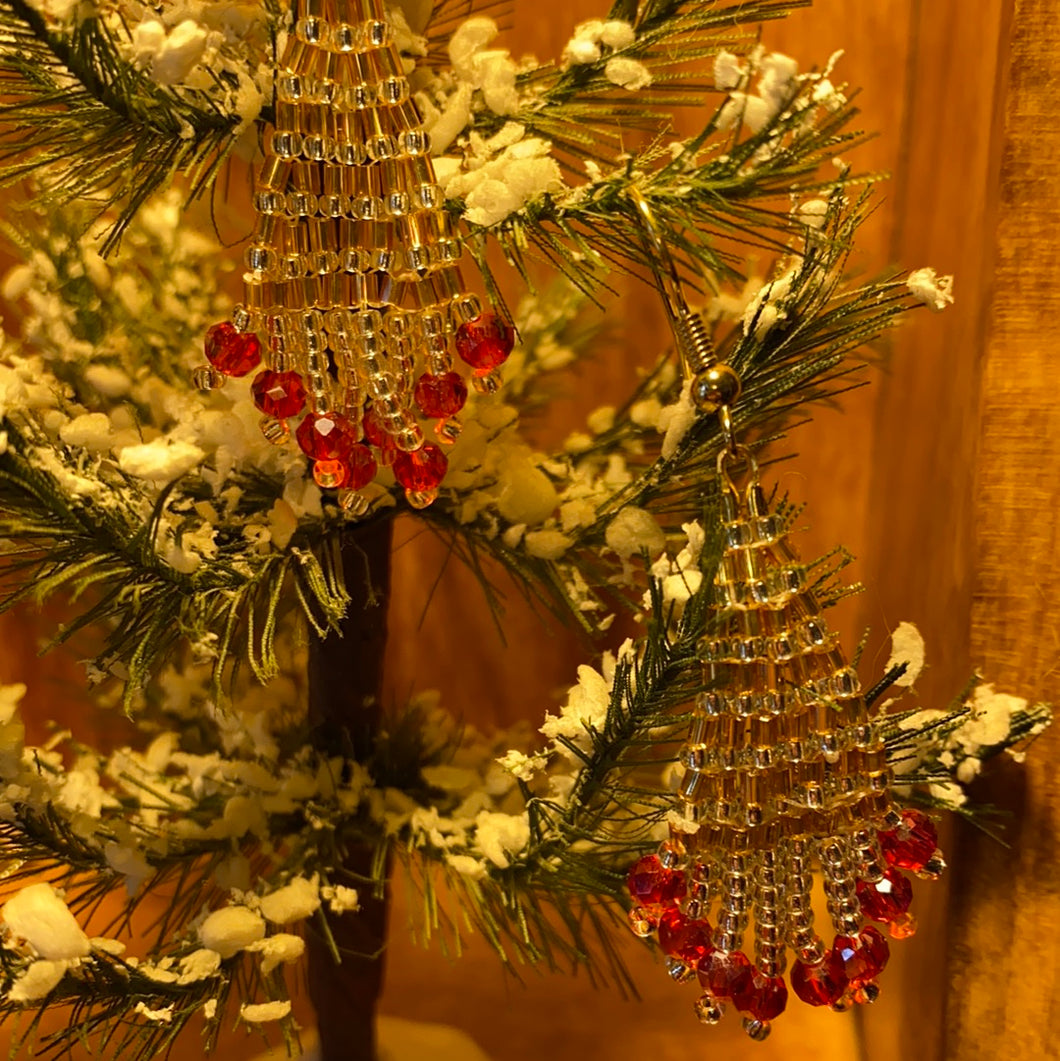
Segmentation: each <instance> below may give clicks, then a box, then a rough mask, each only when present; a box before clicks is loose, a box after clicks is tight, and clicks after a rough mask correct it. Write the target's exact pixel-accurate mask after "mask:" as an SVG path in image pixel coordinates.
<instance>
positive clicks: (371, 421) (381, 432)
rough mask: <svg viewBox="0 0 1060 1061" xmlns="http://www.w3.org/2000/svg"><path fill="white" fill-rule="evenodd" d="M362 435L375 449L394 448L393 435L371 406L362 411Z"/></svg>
mask: <svg viewBox="0 0 1060 1061" xmlns="http://www.w3.org/2000/svg"><path fill="white" fill-rule="evenodd" d="M361 422H362V424H363V426H364V437H365V438H366V439H368V441H369V442H370V443H371V444H372V445H373V446H375V447H376V449H385V450H392V449H394V448H395V444H394V439H393V436H392V435H391V434H390V432H389V431H387V429H386V428H385V427H383V421H382V419H381V417H380V416H379V414H378V413H377V412H376V411H375V409H374V408H373V407H372V406H368V408H367V409H365V411H364V419H363V420H362V421H361Z"/></svg>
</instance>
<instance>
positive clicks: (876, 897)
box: [858, 869, 913, 924]
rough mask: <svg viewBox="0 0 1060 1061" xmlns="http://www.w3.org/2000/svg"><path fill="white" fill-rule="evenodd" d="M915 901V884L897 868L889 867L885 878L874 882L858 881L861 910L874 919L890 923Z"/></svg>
mask: <svg viewBox="0 0 1060 1061" xmlns="http://www.w3.org/2000/svg"><path fill="white" fill-rule="evenodd" d="M912 901H913V886H912V884H910V883H909V879H908V877H905V876H903V875H902V874H901V873H899V872H898V870H896V869H889V870H887V872H886V873H884V875H883V880H878V881H875V882H874V883H872V882H869V881H865V880H859V881H858V902H859V903H861V912H862V913H863V914H864V915H865V916H866V917H870V918H872V920H873V921H882V922H883V923H884V924H889V923H890V922H891V921H897V920H898V918H900V917H901V916H902V914H904V913H905V912H906V910H908V909H909V904H910V903H911V902H912Z"/></svg>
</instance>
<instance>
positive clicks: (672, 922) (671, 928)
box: [659, 906, 714, 965]
mask: <svg viewBox="0 0 1060 1061" xmlns="http://www.w3.org/2000/svg"><path fill="white" fill-rule="evenodd" d="M659 946H660V947H662V949H663V952H664V953H666V954H669V955H670V956H671V957H674V958H680V959H681V960H682V961H686V962H688V963H689V964H690V965H698V964H699V962H700V961H702V959H703V958H705V957H706V956H707V955H708V954H709V953H710V952H711V951H712V950H713V949H714V945H713V944H712V943H711V942H710V924H709V923H708V922H707V921H692V920H689V918H687V917H685V915H684V914H682V913H681V911H680V910H678V909H677V907H676V906H671V907H670V909H669V910H667V911H666V913H664V914H663V915H662V917H660V918H659Z"/></svg>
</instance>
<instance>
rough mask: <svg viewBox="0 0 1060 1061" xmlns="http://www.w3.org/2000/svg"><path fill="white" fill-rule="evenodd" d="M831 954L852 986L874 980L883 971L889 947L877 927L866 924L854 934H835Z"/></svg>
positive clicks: (889, 951)
mask: <svg viewBox="0 0 1060 1061" xmlns="http://www.w3.org/2000/svg"><path fill="white" fill-rule="evenodd" d="M832 954H833V956H834V958H835V960H837V961H838V962H840V963H841V964H842V967H843V975H844V976H845V977H846V979H847V981H848V982H849V983H850V984H852V985H853V986H854V987H858V986H859V985H860V984H863V983H867V982H868V981H869V980H875V979H876V977H877V976H879V975H880V973H882V972H883V968H884V966H885V965H886V964H887V959H888V958H889V957H890V956H891V948H890V947H889V946H888V944H887V940H885V939H884V938H883V934H882V933H881V932H880V930H879V929H878V928H873V927H872V925H867V926H866V927H865V928H863V929H862V930H861V931H860V932H859V933H858V934H857V935H856V936H836V938H835V943H833V944H832Z"/></svg>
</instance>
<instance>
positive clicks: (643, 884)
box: [627, 809, 943, 1039]
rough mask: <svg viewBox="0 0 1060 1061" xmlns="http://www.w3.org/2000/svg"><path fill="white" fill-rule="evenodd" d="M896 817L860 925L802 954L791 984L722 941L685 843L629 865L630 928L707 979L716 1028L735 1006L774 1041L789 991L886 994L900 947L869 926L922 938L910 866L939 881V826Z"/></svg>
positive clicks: (706, 997)
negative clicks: (913, 908) (894, 950)
mask: <svg viewBox="0 0 1060 1061" xmlns="http://www.w3.org/2000/svg"><path fill="white" fill-rule="evenodd" d="M890 819H891V820H890V821H889V822H888V825H889V827H888V828H885V829H882V830H878V831H877V833H876V841H877V847H878V850H879V852H881V853H882V855H883V859H884V860H885V862H886V868H885V869H883V870H882V872H877V873H874V874H871V876H872V877H873V878H875V879H858V880H857V881H856V895H857V901H858V903H859V905H860V909H861V917H860V922H861V924H860V927H859V928H858V929H857V931H854V932H850V931H848V932H844V933H839V934H836V935H835V937H834V939H833V941H832V945H831V946H830V947H828V948H827V949H826V948H825V946H824V945H823V943H822V942H821V941H820V939H819V937H818V938H817V943H816V944H815V946H814V947H813V948H810V949H809V950H810V952H807V950H806V949H803V950H802V951H800V952H799V953H797V955H796V959H795V961H794V962H793V963H792V965H791V968H790V970H789V973H788V980H787V982H785V980H784V978H783V976H777V975H767V973H766V972H765V971H763V970H762V969H760V968H759V967H758V964H757V963H756V962H754V961H752V960H751V959H750V958H748V956H747V955H746V954H745V953H744V952H743V951H742V950H739V949H729V950H725V949H722V947H720V946H718V945H717V944H718V941H719V938H720V937H721V935H722V933H721V932H720V931H718V932H716V931H715V930H714V927H713V926H712V924H711V922H710V921H709V920H708V917H707V914H708V913H709V906H710V889H709V886H707V885H706V884H704V883H703V881H704V880H706V879H709V877H710V874H709V873H708V872H705V870H704V867H703V866H702V864H699V865H694V864H691V863H688V864H685V863H684V861H683V855H682V854H681V852H682V850H683V846H682V844H681V843H680V842H679V841H678V842H671V841H668V842H666V843H664V844H663V845H662V846H661V847H660V854H658V855H645V856H644V857H643V858H641V859H639V860H638V861H637V862H636V863H635V864H634V865H633V866H632V867H631V869H630V870H629V874H628V876H627V886H628V890H629V894H630V898H631V899H632V903H633V905H632V908H631V909H630V912H629V921H630V927H631V928H632V929H633V931H634V933H635V934H636V935H638V936H642V937H647V936H650V935H652V934H653V933H654V934H655V937H656V939H657V942H658V944H659V947H660V949H661V950H662V951H663V953H664V954H665V955H667V971H668V972H669V973H670V976H671V977H672V978H673V979H674V980H676V981H677V982H685V981H689V980H693V979H698V981H699V984H700V986H701V987H702V989H703V994H702V995H701V996H700V997H699V998H698V999H697V1000H696V1003H695V1010H696V1014H697V1016H698V1017H699V1019H700V1020H701V1021H702V1022H703V1023H705V1024H716V1023H717V1022H718V1021H719V1020H721V1018H722V1016H723V1014H724V1012H725V1008H726V1006H729V1007H731V1008H733V1009H735V1010H736V1011H737V1012H739V1013H740V1014H742V1015H743V1020H744V1028H745V1030H746V1031H747V1032H748V1034H749V1035H750V1036H751V1037H752V1038H754V1039H764V1038H765V1037H766V1036H767V1035H768V1034H769V1030H770V1022H771V1021H772V1020H774V1019H775V1018H776V1017H779V1016H780V1014H781V1013H783V1012H784V1010H785V1008H786V1007H787V1003H788V994H789V987H790V991H791V992H792V993H794V995H795V996H796V997H797V998H798V999H800V1000H801V1001H802V1002H804V1003H806V1004H807V1005H811V1006H831V1007H832V1008H833V1009H838V1010H842V1009H847V1008H848V1007H849V1006H850V1005H852V1004H864V1003H868V1002H872V1001H874V1000H875V998H876V997H877V995H878V993H879V988H878V987H877V985H876V978H877V977H878V976H879V975H880V973H881V972H883V969H884V967H885V966H886V965H887V960H888V958H889V957H890V946H889V944H888V942H887V940H886V938H885V937H884V935H883V933H882V932H881V931H880V929H879V928H877V927H876V925H873V924H868V923H867V922H870V921H871V922H876V923H877V924H879V925H883V926H886V928H887V930H888V932H889V934H890V935H891V937H892V938H895V939H902V938H905V937H907V936H910V935H912V933H913V932H914V931H915V922H914V921H913V919H912V917H911V915H910V914H909V912H908V911H909V906H910V903H911V902H912V898H913V888H912V884H911V883H910V881H909V879H908V877H906V876H905V875H904V874H903V872H901V871H902V870H908V871H910V872H913V873H916V874H917V875H919V876H922V877H926V878H929V879H933V878H934V877H935V876H937V874H938V871H939V870H941V867H942V865H943V863H942V859H941V856H940V854H939V851H938V837H937V834H936V831H935V827H934V825H933V824H932V823H931V821H930V820H929V819H928V818H927V817H926V816H925V815H923V814H921V813H920V812H919V811H916V810H911V809H905V810H902V811H901V812H900V813H899V814H894V813H892V815H891V816H890ZM757 899H758V895H757V894H756V885H755V884H754V883H751V884H750V885H749V892H748V895H747V896H746V907H747V909H748V910H751V909H753V908H754V904H755V902H756V901H757ZM755 933H756V937H761V936H762V934H763V930H762V928H761V927H759V926H756V929H755ZM767 938H768V934H767ZM814 951H815V953H814ZM772 971H773V972H776V971H777V969H776V968H774V969H773V970H772ZM780 971H783V962H782V963H781V966H780Z"/></svg>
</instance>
